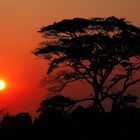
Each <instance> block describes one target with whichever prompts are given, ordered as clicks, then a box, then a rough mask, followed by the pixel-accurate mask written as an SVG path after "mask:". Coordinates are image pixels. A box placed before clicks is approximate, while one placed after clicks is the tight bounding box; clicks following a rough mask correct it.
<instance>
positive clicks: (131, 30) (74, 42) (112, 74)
mask: <svg viewBox="0 0 140 140" xmlns="http://www.w3.org/2000/svg"><path fill="white" fill-rule="evenodd" d="M39 32H40V33H42V34H43V36H44V38H45V39H46V40H45V41H44V42H43V43H41V46H40V47H39V48H37V49H36V50H35V51H34V54H35V55H37V56H41V57H43V58H44V59H45V60H47V61H48V62H49V66H48V75H49V78H46V81H47V82H49V83H51V84H52V83H56V84H54V85H53V87H51V88H50V90H51V91H53V92H58V91H61V90H62V89H63V88H64V87H66V86H67V85H68V84H69V83H71V82H75V81H78V80H85V81H86V82H87V83H88V84H90V85H91V86H92V87H93V93H92V98H88V99H87V100H89V99H92V100H93V103H94V106H96V107H98V109H100V110H102V111H104V107H103V105H102V102H103V101H104V100H105V99H106V98H110V99H111V100H112V101H113V103H112V106H113V108H114V107H116V106H119V105H120V103H121V102H122V98H123V96H124V94H125V93H126V91H127V90H128V88H129V87H131V86H132V85H134V84H136V83H138V82H139V81H140V78H139V77H138V74H137V73H138V71H139V69H140V28H138V27H136V26H134V25H132V24H131V23H130V22H128V21H126V19H123V18H116V17H108V18H91V19H84V18H74V19H64V20H62V21H60V22H57V23H54V24H52V25H49V26H46V27H43V28H41V29H40V31H39ZM118 87H119V88H118ZM114 88H117V89H118V90H117V91H116V92H115V93H113V92H112V90H113V89H114ZM83 100H86V99H83ZM83 100H81V101H83ZM79 101H80V100H79Z"/></svg>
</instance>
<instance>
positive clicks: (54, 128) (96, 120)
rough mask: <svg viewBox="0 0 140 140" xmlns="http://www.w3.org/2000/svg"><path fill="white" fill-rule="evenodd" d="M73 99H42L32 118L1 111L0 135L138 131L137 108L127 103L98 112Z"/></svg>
mask: <svg viewBox="0 0 140 140" xmlns="http://www.w3.org/2000/svg"><path fill="white" fill-rule="evenodd" d="M73 103H74V102H73V100H71V99H70V98H66V97H63V96H54V97H52V98H50V99H47V100H44V101H42V103H41V106H40V108H39V109H38V110H37V111H38V113H39V115H38V117H37V118H36V119H35V120H34V121H32V119H31V117H30V115H29V114H28V113H18V114H17V115H15V116H11V115H8V114H5V116H4V117H3V118H2V121H1V123H0V137H1V138H5V139H6V138H16V139H23V138H24V139H29V138H37V139H66V140H67V139H85V140H88V139H89V140H90V139H97V138H98V139H100V138H104V139H106V138H107V139H122V138H124V139H126V138H127V137H129V138H132V139H134V138H135V137H136V136H139V133H140V129H139V127H140V109H138V108H137V107H135V106H132V105H128V104H127V106H125V107H123V108H120V109H118V110H116V111H115V112H113V111H112V112H108V113H105V112H99V110H98V109H97V108H95V107H93V106H90V107H87V108H84V107H82V106H77V107H75V109H72V110H71V111H70V112H69V111H68V110H70V109H69V108H71V105H72V104H73Z"/></svg>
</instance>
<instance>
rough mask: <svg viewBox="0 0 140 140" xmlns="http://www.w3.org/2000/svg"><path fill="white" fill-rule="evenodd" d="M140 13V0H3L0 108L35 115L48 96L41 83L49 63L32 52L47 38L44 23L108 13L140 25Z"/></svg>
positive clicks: (0, 13)
mask: <svg viewBox="0 0 140 140" xmlns="http://www.w3.org/2000/svg"><path fill="white" fill-rule="evenodd" d="M139 13H140V1H139V0H0V18H1V20H0V27H1V29H0V79H3V80H5V81H6V84H7V88H5V90H3V91H0V109H4V110H7V111H10V112H11V113H16V112H21V111H28V112H30V113H32V114H34V112H35V110H36V108H37V107H38V105H39V103H40V101H41V99H43V97H44V96H46V95H47V91H46V90H45V89H43V88H41V87H40V86H39V82H40V80H41V79H42V78H43V77H44V76H45V74H46V69H47V65H46V63H45V62H44V61H43V60H40V59H38V58H37V57H35V56H33V55H32V51H33V50H34V49H35V48H37V47H39V43H40V42H41V40H43V38H42V37H41V34H39V33H37V31H38V30H39V29H40V28H41V27H42V26H46V25H49V24H52V23H53V22H57V21H60V20H62V19H64V18H74V17H85V18H90V17H108V16H117V17H124V18H127V19H128V20H129V21H132V23H133V24H135V25H137V26H140V16H139ZM71 88H72V87H71ZM75 88H77V87H75ZM86 89H87V87H83V89H82V91H85V92H86ZM80 90H81V88H80ZM80 90H78V88H77V91H76V92H77V93H79V94H80V93H81V91H80ZM71 92H73V91H70V90H69V92H67V93H66V95H67V94H68V95H70V94H71ZM79 94H78V95H79ZM72 96H73V95H72Z"/></svg>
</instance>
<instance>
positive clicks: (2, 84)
mask: <svg viewBox="0 0 140 140" xmlns="http://www.w3.org/2000/svg"><path fill="white" fill-rule="evenodd" d="M5 87H6V83H5V81H3V80H0V90H3V89H5Z"/></svg>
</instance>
